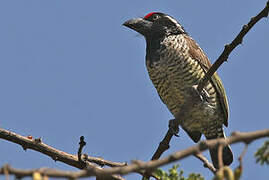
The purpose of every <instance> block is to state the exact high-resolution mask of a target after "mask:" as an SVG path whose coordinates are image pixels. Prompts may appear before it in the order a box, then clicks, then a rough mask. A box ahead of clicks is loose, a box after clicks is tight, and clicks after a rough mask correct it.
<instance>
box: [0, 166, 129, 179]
mask: <svg viewBox="0 0 269 180" xmlns="http://www.w3.org/2000/svg"><path fill="white" fill-rule="evenodd" d="M5 171H7V172H8V173H9V174H11V175H14V176H15V177H16V178H18V179H20V178H24V177H32V176H33V174H34V173H35V172H38V173H40V174H41V175H42V176H47V177H51V178H67V179H78V178H83V177H88V176H85V175H86V174H85V173H82V172H83V171H84V172H86V170H80V171H63V170H58V169H52V168H39V169H29V170H25V169H16V168H13V167H10V166H9V165H8V164H6V165H4V166H3V167H1V168H0V174H4V172H5ZM118 180H124V179H123V178H118Z"/></svg>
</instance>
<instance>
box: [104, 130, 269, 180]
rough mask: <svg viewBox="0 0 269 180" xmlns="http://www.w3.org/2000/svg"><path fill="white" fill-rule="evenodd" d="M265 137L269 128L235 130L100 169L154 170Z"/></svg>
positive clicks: (113, 171) (119, 171) (121, 171)
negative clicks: (146, 159)
mask: <svg viewBox="0 0 269 180" xmlns="http://www.w3.org/2000/svg"><path fill="white" fill-rule="evenodd" d="M263 137H269V129H266V130H260V131H254V132H247V133H244V132H234V133H232V135H231V136H230V137H227V138H226V139H224V138H220V139H213V140H206V141H201V142H200V143H199V144H197V145H195V146H192V147H189V148H187V149H185V150H182V151H178V152H175V153H173V154H171V155H169V156H167V157H164V158H161V159H158V160H152V161H149V162H142V161H135V162H133V163H132V164H131V165H128V166H124V167H114V168H108V169H103V170H101V171H100V173H101V174H103V175H111V174H120V175H124V174H128V173H131V172H138V171H141V170H146V171H152V170H154V169H156V168H158V167H160V166H163V165H166V164H169V163H172V162H175V161H178V160H180V159H183V158H186V157H188V156H190V155H195V154H197V153H200V152H202V151H205V150H207V149H210V148H214V147H216V146H219V145H223V146H227V145H228V144H234V143H238V142H244V143H246V144H249V143H251V142H252V141H253V140H255V139H260V138H263Z"/></svg>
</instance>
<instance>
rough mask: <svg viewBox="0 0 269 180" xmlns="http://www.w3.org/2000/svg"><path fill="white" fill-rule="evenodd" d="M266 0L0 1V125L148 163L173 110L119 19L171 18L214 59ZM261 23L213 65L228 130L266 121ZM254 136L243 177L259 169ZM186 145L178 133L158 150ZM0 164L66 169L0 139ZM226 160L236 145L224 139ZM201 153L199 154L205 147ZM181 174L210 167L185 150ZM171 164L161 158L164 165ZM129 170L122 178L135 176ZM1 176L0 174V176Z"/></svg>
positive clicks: (58, 144) (140, 43)
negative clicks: (222, 92)
mask: <svg viewBox="0 0 269 180" xmlns="http://www.w3.org/2000/svg"><path fill="white" fill-rule="evenodd" d="M265 3H266V0H256V1H243V0H237V1H232V0H227V1H198V2H197V1H193V0H192V1H187V0H185V1H182V0H177V1H172V0H167V1H161V0H148V1H142V0H137V1H123V0H118V1H104V0H99V1H86V0H80V1H74V0H73V1H71V0H58V1H36V0H25V1H21V0H9V1H7V0H6V1H4V0H3V1H0V23H1V28H0V63H1V65H0V83H1V86H0V99H1V101H0V127H1V128H5V129H8V130H11V131H14V132H17V133H19V134H21V135H25V136H27V135H29V134H30V135H32V136H33V137H42V139H43V141H44V142H45V143H47V144H49V145H51V146H53V147H55V148H58V149H60V150H64V151H66V152H68V153H74V154H75V153H76V152H77V147H78V142H79V137H80V136H81V135H83V136H85V140H86V141H87V146H86V147H85V149H84V151H85V153H88V155H90V156H97V157H103V158H105V159H108V160H112V161H128V162H129V161H130V160H132V159H140V160H144V161H147V160H149V159H150V157H151V155H152V153H153V152H154V150H155V149H156V147H157V145H158V143H159V141H160V140H161V139H162V137H163V136H164V134H165V133H166V131H167V128H168V120H169V119H171V118H172V115H171V114H170V112H169V111H168V110H167V108H166V107H165V105H163V104H162V102H161V100H160V99H159V97H158V95H157V92H156V90H155V89H154V87H153V85H152V83H151V82H150V80H149V77H148V74H147V71H146V67H145V60H144V59H145V40H144V38H143V37H142V36H140V35H137V33H135V32H134V31H131V30H129V29H127V28H126V27H123V26H122V23H123V22H124V21H126V20H127V19H130V18H133V17H142V16H144V15H145V14H147V13H148V12H151V11H160V12H164V13H167V14H169V15H172V16H173V17H175V18H176V19H177V20H178V21H179V22H180V23H181V24H182V25H183V26H184V27H185V29H186V30H187V31H188V32H189V34H190V35H192V37H193V38H194V39H195V40H196V41H197V42H198V43H199V44H200V46H201V47H202V48H203V49H204V51H205V52H206V54H207V55H208V57H209V58H210V59H211V61H212V62H213V61H214V60H215V59H216V58H217V57H218V55H219V54H220V53H221V52H222V50H223V47H224V44H226V43H229V42H231V40H232V39H233V38H234V37H235V35H236V34H237V33H238V32H239V30H241V27H242V25H243V24H245V23H247V22H248V21H249V19H250V17H252V16H254V15H256V14H257V13H258V12H259V11H260V10H261V9H262V8H264V6H265ZM268 30H269V22H268V19H263V20H262V21H260V22H259V23H258V24H257V25H256V26H255V27H254V28H253V29H252V30H251V31H250V32H249V33H248V34H247V36H246V37H245V39H244V42H243V45H242V46H239V47H237V48H236V49H235V51H233V52H232V54H231V55H230V58H229V61H228V63H224V64H223V65H222V67H221V68H220V69H219V71H218V72H219V75H220V77H221V78H222V81H223V83H224V86H225V88H226V91H227V96H228V99H229V104H230V119H229V127H228V128H226V129H225V131H226V134H227V135H229V134H230V133H231V132H233V131H254V130H259V129H264V128H268V101H269V95H268V92H269V81H268V66H269V61H268V51H269V36H268ZM263 141H264V139H263V140H259V141H256V142H254V143H252V144H251V145H250V146H249V149H248V151H247V154H246V156H245V158H244V174H243V179H245V180H251V179H254V178H256V179H257V177H258V178H259V179H264V178H265V177H266V176H267V177H268V167H262V166H259V165H256V164H254V161H255V159H254V158H253V154H254V152H255V150H256V149H257V148H258V147H259V146H260V145H261V144H262V142H263ZM191 145H194V143H193V142H192V141H191V140H190V138H189V137H188V136H187V135H186V134H185V133H184V132H183V131H181V132H180V138H173V140H172V141H171V148H170V149H169V150H168V151H167V152H166V153H165V154H164V155H168V154H169V153H172V152H175V151H178V150H181V149H184V148H187V147H189V146H191ZM0 147H1V149H0V153H1V158H0V166H1V165H3V164H4V163H9V164H10V165H12V166H13V167H16V168H38V167H52V168H60V169H67V170H70V169H73V170H75V169H74V168H71V167H69V166H67V165H65V164H63V163H60V162H56V163H55V162H54V161H53V160H52V159H51V158H48V157H46V156H44V155H41V154H40V153H37V152H33V151H31V150H27V151H26V152H24V151H23V150H22V148H21V147H20V146H18V145H15V144H13V143H9V142H7V141H3V140H0ZM232 149H233V152H234V155H235V161H234V163H233V165H232V167H236V166H237V165H238V162H237V160H236V159H237V157H238V156H239V154H240V153H241V151H242V150H243V145H242V144H237V145H233V146H232ZM205 154H206V156H207V157H208V153H205ZM179 163H180V164H181V168H182V169H184V171H185V175H187V174H188V173H190V172H200V173H201V174H203V175H204V176H205V177H206V178H207V179H210V178H211V177H212V174H211V172H209V170H207V169H205V168H203V166H202V163H201V162H199V160H197V159H195V158H194V157H189V158H187V159H184V160H182V161H179ZM171 166H172V165H169V166H166V167H165V169H166V168H167V167H171ZM137 177H138V176H137V175H129V176H127V178H128V179H134V178H137ZM0 179H3V177H0Z"/></svg>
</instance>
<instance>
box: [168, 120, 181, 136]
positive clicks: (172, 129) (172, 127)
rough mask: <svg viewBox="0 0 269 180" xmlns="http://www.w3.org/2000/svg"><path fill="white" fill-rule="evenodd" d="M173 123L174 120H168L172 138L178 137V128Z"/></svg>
mask: <svg viewBox="0 0 269 180" xmlns="http://www.w3.org/2000/svg"><path fill="white" fill-rule="evenodd" d="M175 121H176V119H171V120H169V129H170V130H171V131H172V133H173V135H174V136H176V137H179V135H178V133H179V127H178V125H176V124H177V123H176V122H175Z"/></svg>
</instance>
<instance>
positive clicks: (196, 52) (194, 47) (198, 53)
mask: <svg viewBox="0 0 269 180" xmlns="http://www.w3.org/2000/svg"><path fill="white" fill-rule="evenodd" d="M186 40H187V43H188V46H189V48H190V49H189V53H190V56H191V57H192V58H193V59H195V60H197V61H198V62H199V64H200V65H201V66H202V68H203V69H204V71H205V72H207V71H208V70H209V69H210V67H211V63H210V61H209V59H208V58H207V56H206V55H205V53H204V52H203V50H202V49H201V48H200V47H199V46H198V44H197V43H196V42H195V41H194V40H193V39H192V38H191V37H189V36H187V35H186ZM211 82H212V83H213V85H214V86H215V88H216V90H217V93H218V95H219V99H220V102H221V106H222V109H223V112H224V114H225V121H224V125H225V126H228V116H229V106H228V100H227V96H226V93H225V89H224V87H223V84H222V82H221V80H220V78H219V76H218V74H217V72H215V73H214V75H213V76H212V77H211Z"/></svg>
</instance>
